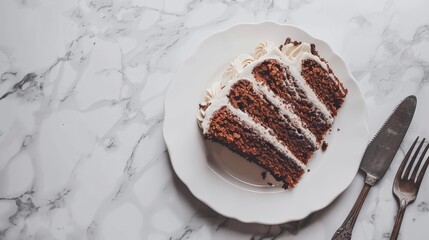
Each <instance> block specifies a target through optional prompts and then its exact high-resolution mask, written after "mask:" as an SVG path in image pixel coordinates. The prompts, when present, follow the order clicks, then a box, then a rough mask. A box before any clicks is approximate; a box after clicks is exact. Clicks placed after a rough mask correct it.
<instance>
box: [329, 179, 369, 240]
mask: <svg viewBox="0 0 429 240" xmlns="http://www.w3.org/2000/svg"><path fill="white" fill-rule="evenodd" d="M371 187H372V186H371V185H369V184H368V183H365V185H364V186H363V188H362V191H361V192H360V194H359V197H358V198H357V200H356V202H355V205H353V208H352V210H350V213H349V215H347V218H346V220H344V222H343V224H342V225H341V227H339V228H338V230H337V231H336V232H335V234H334V236H333V237H332V240H349V239H351V238H352V231H353V227H354V225H355V222H356V219H357V217H358V215H359V212H360V209H361V208H362V205H363V202H364V201H365V199H366V196H367V195H368V192H369V190H370V189H371Z"/></svg>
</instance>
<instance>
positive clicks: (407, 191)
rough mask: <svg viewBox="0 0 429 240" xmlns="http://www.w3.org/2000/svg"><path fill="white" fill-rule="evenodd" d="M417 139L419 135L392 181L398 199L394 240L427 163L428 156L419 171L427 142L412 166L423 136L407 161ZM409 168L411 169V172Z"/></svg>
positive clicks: (421, 144)
mask: <svg viewBox="0 0 429 240" xmlns="http://www.w3.org/2000/svg"><path fill="white" fill-rule="evenodd" d="M418 140H419V137H417V138H416V140H415V141H414V143H413V145H411V148H410V150H408V152H407V154H406V155H405V157H404V160H403V161H402V163H401V166H399V169H398V172H397V173H396V176H395V181H394V182H393V194H394V195H395V196H396V199H397V200H398V204H399V209H398V214H397V215H396V220H395V225H394V227H393V230H392V234H391V236H390V240H396V239H397V238H398V234H399V229H400V228H401V223H402V219H403V217H404V213H405V208H406V207H407V206H408V204H410V203H412V202H413V201H414V200H415V199H416V197H417V193H418V192H419V188H420V184H421V183H422V180H423V176H424V175H425V172H426V169H427V167H428V165H429V157H428V158H427V159H426V160H425V162H424V165H423V167H422V168H421V170H420V172H419V169H420V166H421V164H422V162H423V159H424V157H425V155H426V152H427V151H428V148H429V144H427V145H426V147H425V149H424V150H423V153H422V154H421V155H420V158H419V160H418V161H417V163H416V164H415V167H414V168H413V165H414V161H415V160H416V158H417V156H418V154H419V152H420V150H421V148H422V146H423V143H424V142H425V138H423V140H422V141H421V142H420V144H419V146H418V147H417V150H416V151H415V153H414V155H413V157H412V158H411V160H410V161H408V160H409V159H410V156H411V153H412V152H413V149H414V147H415V145H416V143H417V141H418ZM405 167H406V168H405ZM411 170H413V171H412V172H411ZM417 173H418V174H417Z"/></svg>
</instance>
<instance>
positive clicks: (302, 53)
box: [197, 42, 334, 169]
mask: <svg viewBox="0 0 429 240" xmlns="http://www.w3.org/2000/svg"><path fill="white" fill-rule="evenodd" d="M273 46H274V44H272V43H270V42H261V43H260V44H258V46H257V47H256V49H255V53H254V58H253V57H252V56H250V55H248V54H243V55H240V56H239V57H238V58H237V59H235V60H234V61H233V62H231V64H230V65H229V66H228V68H227V71H226V72H225V74H224V75H223V80H222V81H218V82H215V83H214V84H213V86H212V88H210V89H208V90H207V95H206V97H205V102H203V103H202V105H203V106H207V109H206V110H205V111H203V110H200V112H199V114H198V117H197V118H198V124H199V126H200V127H201V128H202V130H203V133H204V134H206V133H207V131H208V129H209V127H210V122H211V121H210V119H211V116H212V115H213V113H214V112H216V111H217V110H219V109H220V108H221V107H223V106H226V107H227V108H228V109H229V110H230V111H231V112H232V113H233V114H234V115H235V116H237V117H238V118H239V119H240V120H241V121H242V122H244V123H245V124H246V125H247V126H248V127H250V128H251V129H253V130H255V131H256V132H257V133H258V134H259V135H260V136H261V137H262V138H263V139H264V140H266V141H267V142H269V143H271V144H272V145H273V146H274V147H276V149H277V150H278V151H279V152H281V153H282V154H284V155H285V156H287V157H289V158H291V159H292V160H293V161H294V162H295V163H296V164H297V165H299V166H300V167H301V168H303V169H306V167H305V164H303V163H302V162H301V161H299V159H298V158H297V157H296V156H294V154H293V153H292V152H291V151H290V149H288V147H287V145H286V144H285V143H284V142H282V141H280V140H279V139H278V138H277V137H276V136H275V133H273V132H271V130H269V129H267V128H265V127H264V126H262V125H261V124H259V123H257V122H255V121H254V120H253V119H252V118H251V117H250V116H249V115H248V114H247V113H245V112H243V111H241V110H239V109H236V108H234V107H232V105H231V104H230V103H229V99H228V94H229V92H230V89H231V87H232V86H233V85H234V84H235V82H236V81H237V80H240V79H246V80H248V81H250V82H252V84H253V86H254V89H255V91H256V92H259V93H261V94H263V95H265V96H266V97H267V99H268V100H269V101H270V102H271V103H272V104H273V105H274V106H276V107H277V108H278V109H279V111H280V114H281V115H282V116H287V117H288V118H289V119H290V121H291V123H292V125H293V126H294V127H295V128H297V129H300V130H301V132H302V134H303V135H305V136H306V138H308V139H310V141H311V142H312V143H313V144H314V146H316V147H318V146H319V145H320V143H318V142H317V139H316V137H315V136H314V134H313V133H312V132H311V131H309V130H308V129H307V127H306V126H305V125H304V124H303V122H302V121H301V119H300V118H299V116H297V115H296V114H295V113H294V112H293V110H292V109H293V108H292V106H291V105H289V104H286V103H285V102H284V101H283V100H282V99H281V98H279V97H278V96H277V95H275V94H274V93H273V92H272V91H271V90H270V89H269V88H268V87H266V86H264V85H262V84H260V83H259V82H258V81H256V79H254V77H253V74H252V70H253V68H254V67H255V66H256V65H257V64H259V63H261V62H263V61H264V60H266V59H275V60H277V61H280V62H282V63H283V64H284V65H286V66H288V67H289V71H290V73H291V75H292V76H293V77H294V78H295V80H296V82H297V84H298V85H299V87H300V88H301V89H302V90H303V91H304V92H305V94H306V96H307V98H308V100H310V101H311V102H312V103H313V105H314V106H315V108H317V109H318V110H319V111H320V112H321V113H322V114H323V115H324V116H325V118H326V119H327V122H328V123H332V122H333V116H332V115H331V113H330V111H329V110H328V109H327V107H326V106H325V104H323V103H322V102H321V101H320V100H319V99H318V97H317V95H316V93H314V91H313V90H312V89H311V87H310V86H309V85H308V84H307V83H306V81H305V80H304V79H303V77H302V75H301V69H302V66H301V63H302V60H305V59H311V60H314V61H316V62H317V63H319V64H320V66H322V67H323V68H324V69H325V70H327V71H328V66H327V64H326V63H325V62H323V61H321V60H320V59H319V57H317V56H315V55H313V54H312V53H311V46H310V44H307V43H302V44H299V45H296V46H295V45H294V44H292V43H291V44H287V45H284V46H283V48H282V51H280V50H279V49H278V48H275V47H273ZM255 59H256V60H255ZM331 78H332V77H331ZM332 79H333V80H334V78H332ZM285 84H286V83H285ZM289 87H291V86H289Z"/></svg>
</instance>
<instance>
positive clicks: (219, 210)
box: [163, 21, 370, 224]
mask: <svg viewBox="0 0 429 240" xmlns="http://www.w3.org/2000/svg"><path fill="white" fill-rule="evenodd" d="M262 24H273V25H277V26H280V27H287V28H292V29H294V30H297V31H301V32H303V33H304V34H306V35H308V36H309V37H310V38H313V39H315V40H317V41H319V42H321V43H323V44H324V45H325V47H327V50H328V51H329V52H330V53H332V55H333V57H336V58H337V59H338V61H339V62H340V64H342V65H343V66H344V70H345V72H346V74H347V76H348V77H349V78H350V80H351V81H353V82H354V84H355V85H356V89H357V92H356V93H355V94H357V95H359V96H360V98H361V99H362V100H363V104H362V107H363V113H364V116H363V119H364V120H365V121H364V123H363V125H364V126H363V127H364V128H365V130H366V135H367V136H366V141H365V143H366V144H367V143H368V141H369V137H370V136H369V128H368V108H367V104H366V101H365V98H364V95H363V94H362V91H361V88H360V86H359V84H358V82H357V81H356V79H355V78H354V76H353V75H352V73H351V72H350V70H349V68H348V66H347V64H346V62H345V61H344V60H343V58H342V57H341V56H340V55H339V54H338V53H337V52H335V51H334V50H333V49H332V47H331V46H330V45H329V44H328V43H327V42H325V41H324V40H321V39H320V38H317V37H314V36H313V35H312V34H310V33H308V32H307V31H305V30H304V29H302V28H301V27H298V26H297V25H293V24H285V23H278V22H274V21H259V22H241V23H237V24H234V25H231V26H229V27H226V28H224V29H221V30H219V31H215V32H213V33H212V34H210V35H208V36H207V37H206V38H204V39H203V40H202V41H201V42H200V43H199V45H197V46H195V47H194V49H193V50H192V51H191V53H190V54H189V55H188V57H187V58H186V59H185V60H184V61H183V64H182V66H181V67H180V69H178V70H177V71H176V73H175V75H174V78H173V80H172V82H171V83H170V85H169V87H168V90H167V93H166V96H165V99H164V123H163V137H164V141H165V144H166V147H167V151H168V154H169V158H170V163H171V165H172V167H173V170H174V172H175V174H176V175H177V176H178V178H179V179H180V180H181V181H182V182H183V183H184V184H185V186H186V187H187V188H188V189H189V191H190V192H191V193H192V195H193V196H194V197H196V198H197V199H198V200H199V201H201V202H203V203H204V204H205V205H207V206H208V207H210V208H211V209H213V210H214V211H216V212H217V213H219V214H221V215H223V216H226V217H229V218H234V219H237V220H239V221H241V222H244V223H258V224H281V223H286V222H291V221H297V220H301V219H304V218H306V217H307V216H309V215H310V214H311V213H313V212H317V211H320V210H321V209H324V208H326V207H327V206H329V205H330V204H331V203H332V202H333V201H334V200H335V199H336V198H338V196H340V195H341V194H342V193H343V192H344V191H345V190H346V189H347V188H348V187H349V186H350V184H351V183H352V182H353V179H354V178H355V176H356V174H357V173H358V170H359V167H357V168H356V171H355V173H354V174H353V175H352V176H351V177H350V179H347V182H348V183H347V184H344V187H342V188H341V191H338V193H336V194H333V196H332V197H331V198H329V200H327V201H325V202H324V203H323V204H319V205H318V207H315V208H312V209H311V210H308V211H305V212H304V213H303V212H301V214H297V215H296V216H295V217H293V218H288V219H285V220H277V221H276V220H273V221H270V220H261V219H259V220H258V219H255V218H253V219H251V218H244V217H242V216H236V215H234V214H232V213H230V212H228V211H225V210H224V209H222V208H219V207H216V206H214V205H212V204H210V203H209V201H207V200H206V199H205V198H204V197H203V195H204V194H201V193H199V192H198V191H196V190H195V189H192V187H191V185H192V184H191V183H190V182H188V181H186V180H185V179H186V178H184V177H183V176H182V173H181V172H180V171H177V166H176V164H175V162H174V161H173V160H172V159H173V157H172V154H171V152H172V151H171V149H172V146H171V145H172V144H173V143H172V140H169V139H170V137H172V136H171V135H170V134H169V129H168V126H169V125H168V124H166V122H167V121H166V119H168V116H169V112H168V111H167V109H168V108H169V106H170V105H171V101H170V100H169V99H171V98H169V96H171V95H172V92H173V89H174V86H175V84H177V83H178V81H179V78H178V76H179V73H181V72H182V71H183V69H184V68H185V66H186V63H188V62H189V61H191V60H192V58H193V57H194V55H195V54H196V53H197V52H198V51H199V50H200V49H201V48H202V46H203V45H204V43H205V42H206V41H207V40H208V39H210V38H212V37H214V36H216V35H219V34H221V33H224V32H226V31H230V30H231V29H233V28H238V27H240V26H246V25H247V26H249V25H250V26H257V25H262ZM363 152H364V151H362V155H363Z"/></svg>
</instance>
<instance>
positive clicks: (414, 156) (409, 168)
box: [402, 141, 424, 179]
mask: <svg viewBox="0 0 429 240" xmlns="http://www.w3.org/2000/svg"><path fill="white" fill-rule="evenodd" d="M423 143H424V141H421V142H420V144H419V147H418V148H417V150H416V151H415V152H414V155H413V157H412V158H411V161H410V162H409V163H408V167H407V169H406V170H405V173H404V175H403V176H402V177H403V178H405V179H408V177H409V175H410V172H411V168H412V167H413V165H414V161H415V160H416V158H417V155H419V152H420V149H421V148H422V146H423Z"/></svg>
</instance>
